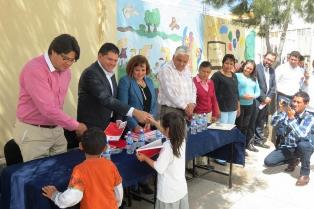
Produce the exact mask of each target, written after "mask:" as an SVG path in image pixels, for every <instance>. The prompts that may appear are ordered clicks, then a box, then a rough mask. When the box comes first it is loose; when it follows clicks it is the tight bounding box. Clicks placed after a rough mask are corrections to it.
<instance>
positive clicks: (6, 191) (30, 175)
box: [0, 149, 154, 209]
mask: <svg viewBox="0 0 314 209" xmlns="http://www.w3.org/2000/svg"><path fill="white" fill-rule="evenodd" d="M84 159H85V156H84V153H83V152H81V151H80V150H78V149H77V150H72V151H70V152H67V153H64V154H60V155H55V156H52V157H48V158H42V159H38V160H33V161H30V162H27V163H23V164H17V165H12V166H9V167H7V168H5V169H4V171H3V173H2V175H1V193H2V207H0V208H8V209H9V208H11V209H13V208H16V209H24V208H26V209H28V208H29V209H36V208H38V209H43V208H45V209H49V208H58V207H57V206H56V205H55V204H54V203H53V202H52V201H50V200H49V199H47V198H46V197H44V196H43V195H42V194H41V193H42V191H41V188H42V187H43V186H45V185H55V186H56V187H57V188H58V190H60V191H64V190H65V189H66V188H67V185H68V182H69V180H70V176H71V173H72V169H73V167H74V166H75V165H77V164H79V163H81V162H82V161H83V160H84ZM111 160H112V161H113V162H114V163H115V165H116V166H117V168H118V170H119V173H120V175H121V177H122V184H123V187H124V188H126V187H129V186H131V185H136V184H137V183H138V182H141V181H143V180H144V179H146V178H147V177H148V176H151V175H152V174H153V173H154V170H153V169H152V168H151V167H150V166H149V165H147V164H146V163H141V162H140V161H138V160H137V159H136V156H135V155H127V154H126V152H125V151H123V152H122V153H120V154H116V155H112V156H111ZM73 208H79V207H77V206H76V207H73Z"/></svg>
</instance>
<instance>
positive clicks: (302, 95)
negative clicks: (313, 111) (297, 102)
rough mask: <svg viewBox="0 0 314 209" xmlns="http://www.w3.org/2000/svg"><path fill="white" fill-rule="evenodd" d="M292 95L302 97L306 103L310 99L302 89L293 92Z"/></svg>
mask: <svg viewBox="0 0 314 209" xmlns="http://www.w3.org/2000/svg"><path fill="white" fill-rule="evenodd" d="M293 97H302V98H303V102H304V103H308V102H309V101H310V96H309V95H308V93H306V92H304V91H299V92H297V93H295V94H294V95H293Z"/></svg>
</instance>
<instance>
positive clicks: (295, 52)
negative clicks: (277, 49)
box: [289, 51, 301, 59]
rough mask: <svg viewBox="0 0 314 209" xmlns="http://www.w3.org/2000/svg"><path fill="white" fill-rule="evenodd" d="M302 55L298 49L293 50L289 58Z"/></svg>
mask: <svg viewBox="0 0 314 209" xmlns="http://www.w3.org/2000/svg"><path fill="white" fill-rule="evenodd" d="M300 56H301V54H300V52H298V51H292V52H291V53H290V56H289V58H290V57H296V58H298V59H300Z"/></svg>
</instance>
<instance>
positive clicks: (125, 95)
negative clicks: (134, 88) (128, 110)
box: [118, 76, 137, 130]
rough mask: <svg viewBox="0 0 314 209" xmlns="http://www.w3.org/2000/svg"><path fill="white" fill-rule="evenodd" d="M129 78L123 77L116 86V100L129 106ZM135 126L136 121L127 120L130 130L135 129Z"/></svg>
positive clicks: (133, 119)
mask: <svg viewBox="0 0 314 209" xmlns="http://www.w3.org/2000/svg"><path fill="white" fill-rule="evenodd" d="M130 82H131V81H130V78H129V77H128V76H124V77H122V78H121V79H120V80H119V84H118V99H119V100H120V101H121V102H123V103H125V104H128V105H129V97H130V95H129V87H130ZM136 125H137V120H136V119H135V118H134V117H128V118H127V126H128V127H129V129H130V130H132V129H133V128H135V127H136Z"/></svg>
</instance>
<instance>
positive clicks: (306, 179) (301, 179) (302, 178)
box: [295, 176, 310, 186]
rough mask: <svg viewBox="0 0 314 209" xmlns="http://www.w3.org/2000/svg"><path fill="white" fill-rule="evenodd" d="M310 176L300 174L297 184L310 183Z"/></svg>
mask: <svg viewBox="0 0 314 209" xmlns="http://www.w3.org/2000/svg"><path fill="white" fill-rule="evenodd" d="M309 181H310V177H309V176H300V177H299V178H298V180H297V182H296V183H295V185H296V186H305V185H307V184H308V183H309Z"/></svg>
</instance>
